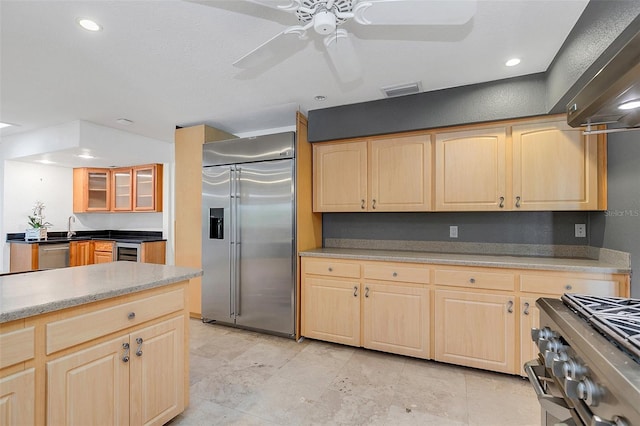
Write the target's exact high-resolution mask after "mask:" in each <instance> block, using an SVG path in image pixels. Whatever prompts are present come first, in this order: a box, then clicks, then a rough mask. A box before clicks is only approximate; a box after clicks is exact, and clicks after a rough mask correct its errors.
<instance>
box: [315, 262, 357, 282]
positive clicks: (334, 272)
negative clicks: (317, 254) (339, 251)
mask: <svg viewBox="0 0 640 426" xmlns="http://www.w3.org/2000/svg"><path fill="white" fill-rule="evenodd" d="M304 272H305V273H306V274H314V275H326V276H329V277H347V278H360V264H359V263H355V262H336V261H335V260H329V259H327V260H317V259H313V260H306V261H305V263H304Z"/></svg>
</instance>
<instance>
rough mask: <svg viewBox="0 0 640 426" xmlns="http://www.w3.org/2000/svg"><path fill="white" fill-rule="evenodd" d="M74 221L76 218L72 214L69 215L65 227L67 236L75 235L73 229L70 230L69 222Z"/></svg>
mask: <svg viewBox="0 0 640 426" xmlns="http://www.w3.org/2000/svg"><path fill="white" fill-rule="evenodd" d="M75 221H76V218H75V217H73V216H69V222H68V225H69V226H68V227H67V238H71V237H73V236H74V235H76V233H75V231H72V230H71V222H74V223H75Z"/></svg>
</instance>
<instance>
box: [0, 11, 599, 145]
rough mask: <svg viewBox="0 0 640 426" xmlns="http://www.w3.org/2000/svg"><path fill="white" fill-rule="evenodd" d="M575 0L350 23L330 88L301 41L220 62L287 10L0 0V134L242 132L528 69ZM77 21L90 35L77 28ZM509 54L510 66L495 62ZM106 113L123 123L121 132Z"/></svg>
mask: <svg viewBox="0 0 640 426" xmlns="http://www.w3.org/2000/svg"><path fill="white" fill-rule="evenodd" d="M427 1H428V0H427ZM452 1H455V0H452ZM587 3H588V1H586V0H563V1H558V0H550V1H545V0H531V1H521V0H511V1H507V0H503V1H485V0H479V2H478V7H477V12H476V14H475V16H474V18H473V19H472V20H471V21H469V22H468V23H467V24H465V25H460V26H455V27H442V26H433V27H415V26H409V27H364V26H361V25H358V24H356V23H355V22H352V21H350V22H347V23H345V24H344V25H343V26H342V27H343V28H345V29H347V30H348V31H349V32H351V33H352V34H353V35H354V36H355V37H354V44H355V46H356V48H357V56H358V57H357V59H358V60H359V61H360V62H361V64H362V65H363V68H364V74H363V76H362V78H361V79H360V80H358V81H356V82H354V83H350V84H341V83H339V82H338V80H337V79H336V78H335V76H334V74H333V72H332V68H331V67H329V65H328V63H327V60H326V57H325V55H326V53H325V52H324V50H323V49H324V48H323V46H322V43H321V39H320V38H317V39H316V38H314V37H313V36H314V34H311V36H312V37H311V40H310V41H309V42H308V43H303V42H301V43H300V45H299V46H298V48H296V49H293V50H291V51H288V52H281V54H280V55H279V57H278V58H279V60H278V61H276V62H273V63H270V64H268V66H264V67H262V68H258V69H253V70H240V69H237V68H235V67H233V66H232V63H233V62H234V61H235V60H236V59H238V58H239V57H241V56H242V55H244V54H245V53H247V52H249V51H250V50H252V49H254V48H255V47H257V46H258V45H260V44H261V43H263V42H264V41H266V40H268V39H269V38H270V37H273V36H274V35H275V34H277V33H278V32H280V31H282V30H283V29H284V28H286V27H288V26H291V25H296V24H297V23H298V22H297V19H296V17H295V15H292V14H288V13H285V12H281V11H277V10H273V9H270V8H267V7H264V6H259V5H256V4H252V3H249V2H245V1H241V0H232V1H210V2H205V1H197V2H187V1H180V0H165V1H11V0H2V1H0V19H1V22H0V25H1V26H0V39H1V45H0V71H1V72H0V75H1V81H0V84H1V85H0V121H2V122H9V123H13V124H17V125H18V126H16V127H13V128H9V129H3V130H2V131H0V132H1V134H2V135H3V136H4V135H10V134H15V133H19V132H25V131H29V130H34V129H39V128H43V127H47V126H53V125H57V124H61V123H66V122H70V121H73V120H86V121H90V122H94V123H97V124H101V125H104V126H108V127H114V128H120V129H122V130H126V131H128V132H132V133H136V134H140V135H144V136H148V137H151V138H155V139H159V140H163V141H167V142H171V141H172V140H173V131H174V128H175V126H176V125H180V126H187V125H193V124H200V123H207V124H209V125H212V126H214V127H218V128H220V129H223V130H225V131H228V132H230V133H247V132H251V131H256V130H260V129H270V128H277V127H283V126H289V125H292V124H293V123H294V112H295V111H296V110H298V109H300V110H302V111H309V110H312V109H318V108H325V107H331V106H336V105H345V104H352V103H357V102H364V101H370V100H375V99H380V98H382V97H383V94H382V92H381V91H380V88H381V87H383V86H390V85H396V84H401V83H407V82H414V81H420V82H421V84H422V89H423V90H424V91H431V90H435V89H441V88H447V87H454V86H461V85H467V84H473V83H479V82H485V81H492V80H498V79H503V78H508V77H513V76H517V75H526V74H531V73H537V72H541V71H545V70H546V69H547V67H548V66H549V64H550V63H551V61H552V59H553V58H554V56H555V54H556V52H557V51H558V50H559V49H560V47H561V45H562V43H563V41H564V40H565V38H566V36H567V35H568V33H569V31H570V30H571V28H572V27H573V25H574V24H575V22H576V21H577V19H578V18H579V16H580V14H581V13H582V11H583V10H584V8H585V6H586V5H587ZM78 17H90V18H92V19H94V20H96V21H97V22H99V23H100V24H101V25H102V26H103V30H102V31H100V32H98V33H88V32H86V31H84V30H82V29H80V28H79V26H78V25H77V24H76V22H75V20H76V18H78ZM512 56H518V57H521V58H522V63H521V64H520V65H519V66H517V67H513V68H507V67H505V66H504V62H505V60H506V59H508V58H510V57H512ZM316 95H324V96H326V98H327V99H326V100H325V101H324V102H318V101H315V100H314V96H316ZM118 118H127V119H129V120H132V121H133V122H134V124H133V125H131V126H128V127H122V126H120V125H119V124H117V123H116V122H115V120H116V119H118Z"/></svg>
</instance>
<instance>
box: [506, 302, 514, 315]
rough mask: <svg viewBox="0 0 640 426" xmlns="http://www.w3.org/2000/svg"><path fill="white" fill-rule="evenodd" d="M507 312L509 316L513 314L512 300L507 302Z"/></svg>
mask: <svg viewBox="0 0 640 426" xmlns="http://www.w3.org/2000/svg"><path fill="white" fill-rule="evenodd" d="M507 312H509V313H510V314H512V313H513V300H509V301H508V302H507Z"/></svg>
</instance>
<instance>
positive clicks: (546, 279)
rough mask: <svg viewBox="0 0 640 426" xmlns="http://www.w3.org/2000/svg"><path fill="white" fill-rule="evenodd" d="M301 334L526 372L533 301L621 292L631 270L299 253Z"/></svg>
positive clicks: (535, 316) (532, 350)
mask: <svg viewBox="0 0 640 426" xmlns="http://www.w3.org/2000/svg"><path fill="white" fill-rule="evenodd" d="M301 263H302V271H301V272H302V282H303V286H302V299H301V302H302V335H303V336H305V337H309V338H314V339H320V340H326V341H330V342H335V343H342V344H347V345H352V346H363V347H365V348H369V349H375V350H380V351H385V352H391V353H396V354H401V355H408V356H413V357H417V358H424V359H435V360H436V361H442V362H447V363H452V364H457V365H464V366H468V367H474V368H480V369H485V370H491V371H499V372H503V373H508V374H519V375H524V371H523V369H522V366H523V364H524V363H525V362H526V361H529V360H531V359H534V358H535V357H536V356H537V353H538V349H537V348H536V347H535V346H534V344H533V342H532V341H531V328H534V327H538V326H539V323H540V320H539V312H538V308H537V307H536V300H537V299H538V298H540V297H555V298H558V297H560V296H561V295H562V294H563V293H567V292H569V293H571V292H572V293H582V294H594V295H599V296H621V297H629V275H628V274H608V273H582V272H565V271H550V270H529V269H526V270H525V269H523V270H519V269H515V268H514V269H511V268H497V267H467V266H455V265H432V264H412V263H404V262H383V261H371V260H353V259H349V260H345V259H338V258H336V259H333V258H327V257H312V256H303V257H302V262H301Z"/></svg>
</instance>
